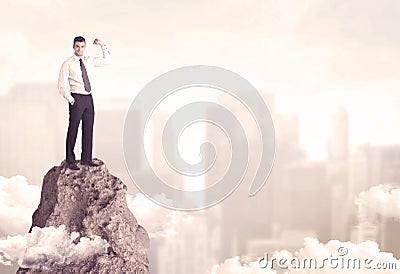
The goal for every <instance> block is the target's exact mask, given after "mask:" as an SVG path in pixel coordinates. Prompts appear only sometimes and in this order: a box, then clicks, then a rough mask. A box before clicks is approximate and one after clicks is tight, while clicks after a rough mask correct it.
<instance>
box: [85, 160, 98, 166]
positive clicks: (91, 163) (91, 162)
mask: <svg viewBox="0 0 400 274" xmlns="http://www.w3.org/2000/svg"><path fill="white" fill-rule="evenodd" d="M81 164H82V165H84V166H99V164H96V163H94V162H93V161H90V162H85V161H81Z"/></svg>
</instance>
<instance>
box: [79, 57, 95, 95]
mask: <svg viewBox="0 0 400 274" xmlns="http://www.w3.org/2000/svg"><path fill="white" fill-rule="evenodd" d="M79 62H80V64H81V70H82V78H83V85H84V86H85V90H86V91H87V92H90V90H91V89H92V88H91V87H90V82H89V77H88V75H87V71H86V68H85V65H84V64H83V61H82V59H79Z"/></svg>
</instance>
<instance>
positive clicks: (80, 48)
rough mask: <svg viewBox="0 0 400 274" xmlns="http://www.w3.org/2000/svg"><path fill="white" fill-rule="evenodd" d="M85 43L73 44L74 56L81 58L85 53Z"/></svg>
mask: <svg viewBox="0 0 400 274" xmlns="http://www.w3.org/2000/svg"><path fill="white" fill-rule="evenodd" d="M85 48H86V43H85V42H75V43H74V53H75V55H76V56H79V57H82V56H83V53H84V52H85Z"/></svg>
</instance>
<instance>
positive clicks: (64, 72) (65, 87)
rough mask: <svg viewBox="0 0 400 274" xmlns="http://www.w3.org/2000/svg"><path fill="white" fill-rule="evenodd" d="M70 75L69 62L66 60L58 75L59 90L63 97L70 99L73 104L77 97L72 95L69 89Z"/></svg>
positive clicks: (69, 101)
mask: <svg viewBox="0 0 400 274" xmlns="http://www.w3.org/2000/svg"><path fill="white" fill-rule="evenodd" d="M68 75H69V71H68V64H67V62H64V63H63V64H62V66H61V70H60V75H59V76H58V91H59V92H60V94H61V95H62V97H64V98H65V99H66V100H67V101H68V103H70V104H71V105H73V104H74V103H75V99H74V97H72V95H71V92H70V90H69V83H68Z"/></svg>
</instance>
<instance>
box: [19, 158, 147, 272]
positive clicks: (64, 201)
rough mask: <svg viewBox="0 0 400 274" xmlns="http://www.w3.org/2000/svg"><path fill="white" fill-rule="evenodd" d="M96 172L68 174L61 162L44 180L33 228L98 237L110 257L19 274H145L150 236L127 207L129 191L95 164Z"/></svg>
mask: <svg viewBox="0 0 400 274" xmlns="http://www.w3.org/2000/svg"><path fill="white" fill-rule="evenodd" d="M94 162H95V163H98V164H100V166H98V167H88V166H83V165H81V164H80V162H78V163H77V164H78V166H79V167H80V170H78V171H75V170H70V169H68V168H67V167H66V162H65V161H63V162H62V163H61V165H60V166H55V167H53V168H52V169H50V170H49V171H48V173H47V174H46V176H45V177H44V179H43V186H42V194H41V199H40V204H39V206H38V209H37V210H36V211H35V213H34V214H33V216H32V226H31V229H30V230H32V227H34V226H38V227H46V226H55V227H58V226H60V225H62V224H64V225H65V226H66V229H67V230H68V232H73V231H76V232H79V233H80V237H89V238H91V237H93V236H94V235H98V236H100V237H101V238H103V239H105V240H106V241H107V242H108V244H109V245H110V247H109V248H108V253H107V254H103V255H100V254H98V255H93V256H90V257H87V258H85V259H82V260H80V261H72V262H71V261H70V260H67V261H66V262H64V263H59V262H46V263H44V264H43V265H40V266H38V267H35V268H20V269H18V271H17V274H21V273H29V274H30V273H49V274H50V273H52V274H53V273H134V274H139V273H140V274H147V273H150V272H149V261H148V257H147V253H148V249H149V237H148V234H147V232H146V230H145V229H144V228H143V227H141V226H140V225H139V224H138V223H137V221H136V219H135V217H134V216H133V214H132V213H131V211H130V210H129V209H128V207H127V204H126V190H127V187H126V185H124V183H123V182H122V181H121V180H120V179H119V178H117V177H115V176H113V175H112V174H110V173H109V171H108V170H107V168H106V166H105V164H104V162H102V161H101V160H99V159H94Z"/></svg>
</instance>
